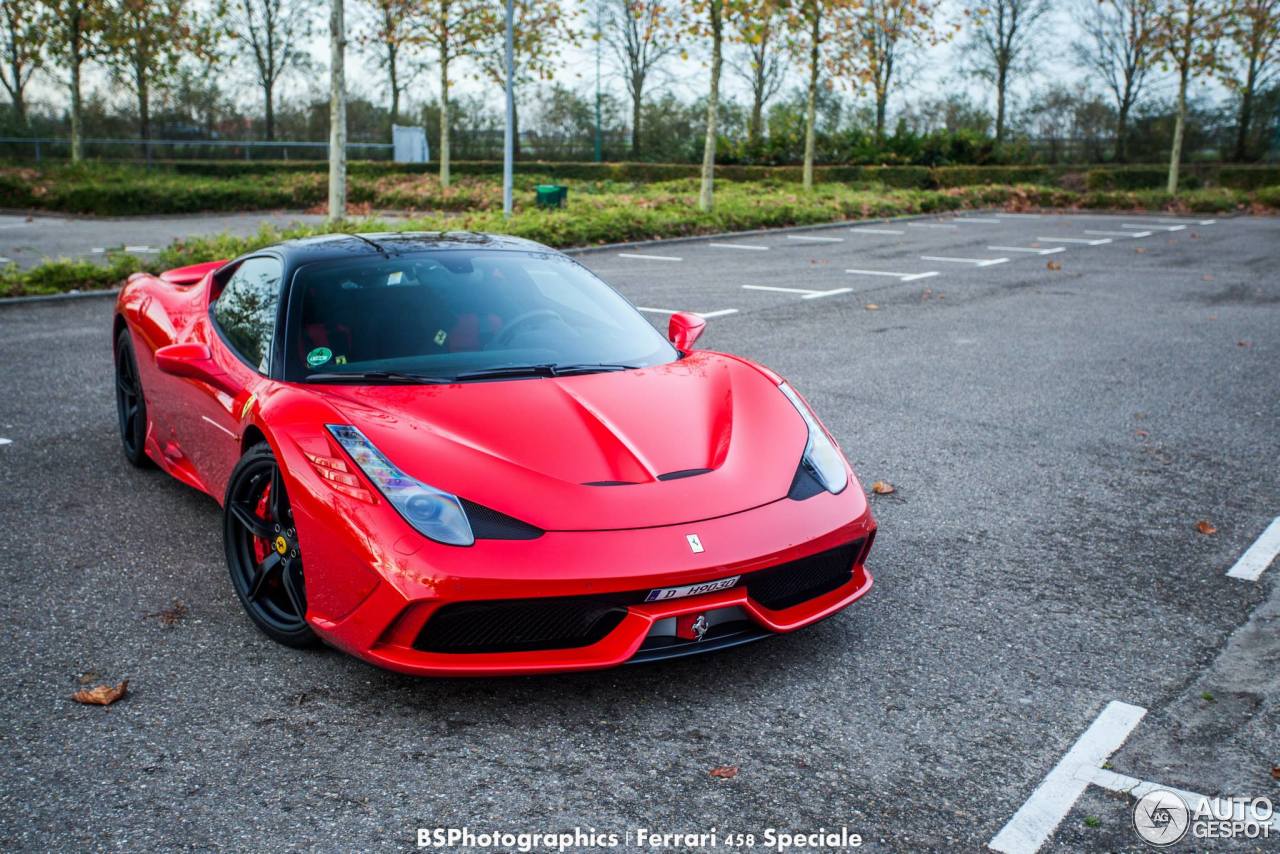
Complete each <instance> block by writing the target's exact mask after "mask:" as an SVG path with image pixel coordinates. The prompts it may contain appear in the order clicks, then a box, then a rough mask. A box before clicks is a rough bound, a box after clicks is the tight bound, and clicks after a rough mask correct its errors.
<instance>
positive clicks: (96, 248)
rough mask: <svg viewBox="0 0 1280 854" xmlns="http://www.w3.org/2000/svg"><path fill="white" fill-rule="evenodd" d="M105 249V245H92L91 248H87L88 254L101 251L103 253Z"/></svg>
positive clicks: (99, 253)
mask: <svg viewBox="0 0 1280 854" xmlns="http://www.w3.org/2000/svg"><path fill="white" fill-rule="evenodd" d="M106 251H107V249H106V247H105V246H95V247H93V248H92V249H90V250H89V254H90V255H101V254H102V253H104V252H106Z"/></svg>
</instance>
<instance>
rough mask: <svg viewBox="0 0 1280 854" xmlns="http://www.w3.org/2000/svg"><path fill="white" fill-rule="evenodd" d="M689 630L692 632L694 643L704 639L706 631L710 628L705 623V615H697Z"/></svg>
mask: <svg viewBox="0 0 1280 854" xmlns="http://www.w3.org/2000/svg"><path fill="white" fill-rule="evenodd" d="M691 628H692V630H693V639H694V640H695V641H700V640H702V639H703V638H705V637H706V636H707V629H709V628H711V626H710V624H709V623H707V615H706V614H699V615H698V619H696V620H694V621H693V626H691Z"/></svg>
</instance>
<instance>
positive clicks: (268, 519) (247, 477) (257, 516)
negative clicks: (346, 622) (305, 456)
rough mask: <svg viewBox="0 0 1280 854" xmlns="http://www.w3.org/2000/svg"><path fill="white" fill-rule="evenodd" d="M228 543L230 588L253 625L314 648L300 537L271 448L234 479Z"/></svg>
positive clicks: (245, 461) (239, 467)
mask: <svg viewBox="0 0 1280 854" xmlns="http://www.w3.org/2000/svg"><path fill="white" fill-rule="evenodd" d="M223 540H224V542H225V544H226V550H227V568H228V569H230V571H231V584H232V586H233V587H235V590H236V595H237V596H239V597H240V604H242V605H244V609H245V611H247V612H248V614H249V618H250V619H251V620H253V622H254V624H255V625H257V627H258V628H259V629H261V630H262V632H263V634H265V635H266V636H267V637H269V638H271V639H272V640H274V641H276V642H277V643H282V644H284V645H285V646H293V647H305V646H312V645H314V644H315V643H316V640H317V639H316V636H315V633H314V632H313V631H312V630H311V627H310V626H309V625H307V620H306V614H307V593H306V581H305V578H304V575H303V569H302V551H301V549H300V548H299V547H298V532H297V529H296V528H294V525H293V511H292V510H290V509H289V496H288V495H287V494H286V493H285V489H284V481H283V478H281V476H280V466H279V464H278V463H277V462H276V458H275V455H274V454H273V453H272V452H271V446H270V445H268V444H267V443H266V442H262V443H259V444H257V445H255V446H253V447H252V448H250V449H249V450H248V451H247V452H246V453H245V455H244V456H243V457H241V458H240V462H239V463H237V464H236V467H235V470H234V471H233V472H232V473H231V482H230V484H229V485H228V486H227V500H226V504H225V506H224V507H223Z"/></svg>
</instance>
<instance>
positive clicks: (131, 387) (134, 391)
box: [115, 329, 154, 468]
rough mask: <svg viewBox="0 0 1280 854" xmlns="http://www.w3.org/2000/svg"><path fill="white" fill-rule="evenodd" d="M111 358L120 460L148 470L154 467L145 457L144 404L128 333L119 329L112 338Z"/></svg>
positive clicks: (145, 406) (145, 402)
mask: <svg viewBox="0 0 1280 854" xmlns="http://www.w3.org/2000/svg"><path fill="white" fill-rule="evenodd" d="M115 356H116V359H115V362H116V368H115V377H116V421H117V423H118V425H119V427H120V445H121V447H122V448H123V450H124V458H125V459H126V460H128V461H129V464H130V465H133V466H136V467H137V468H151V467H152V466H153V465H154V463H152V462H151V458H150V457H148V456H147V401H146V397H145V396H144V395H143V393H142V379H141V377H139V376H138V360H137V358H135V357H134V354H133V339H132V338H131V337H130V336H129V330H128V329H121V330H120V334H119V335H117V336H116V349H115Z"/></svg>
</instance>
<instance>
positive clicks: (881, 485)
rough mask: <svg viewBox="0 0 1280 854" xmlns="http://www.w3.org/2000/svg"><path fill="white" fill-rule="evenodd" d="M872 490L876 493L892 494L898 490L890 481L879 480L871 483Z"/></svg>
mask: <svg viewBox="0 0 1280 854" xmlns="http://www.w3.org/2000/svg"><path fill="white" fill-rule="evenodd" d="M871 491H872V492H874V493H875V494H876V495H892V494H893V493H894V492H896V491H897V490H896V489H894V486H893V484H892V483H889V481H887V480H877V481H876V482H875V483H873V484H871Z"/></svg>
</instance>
